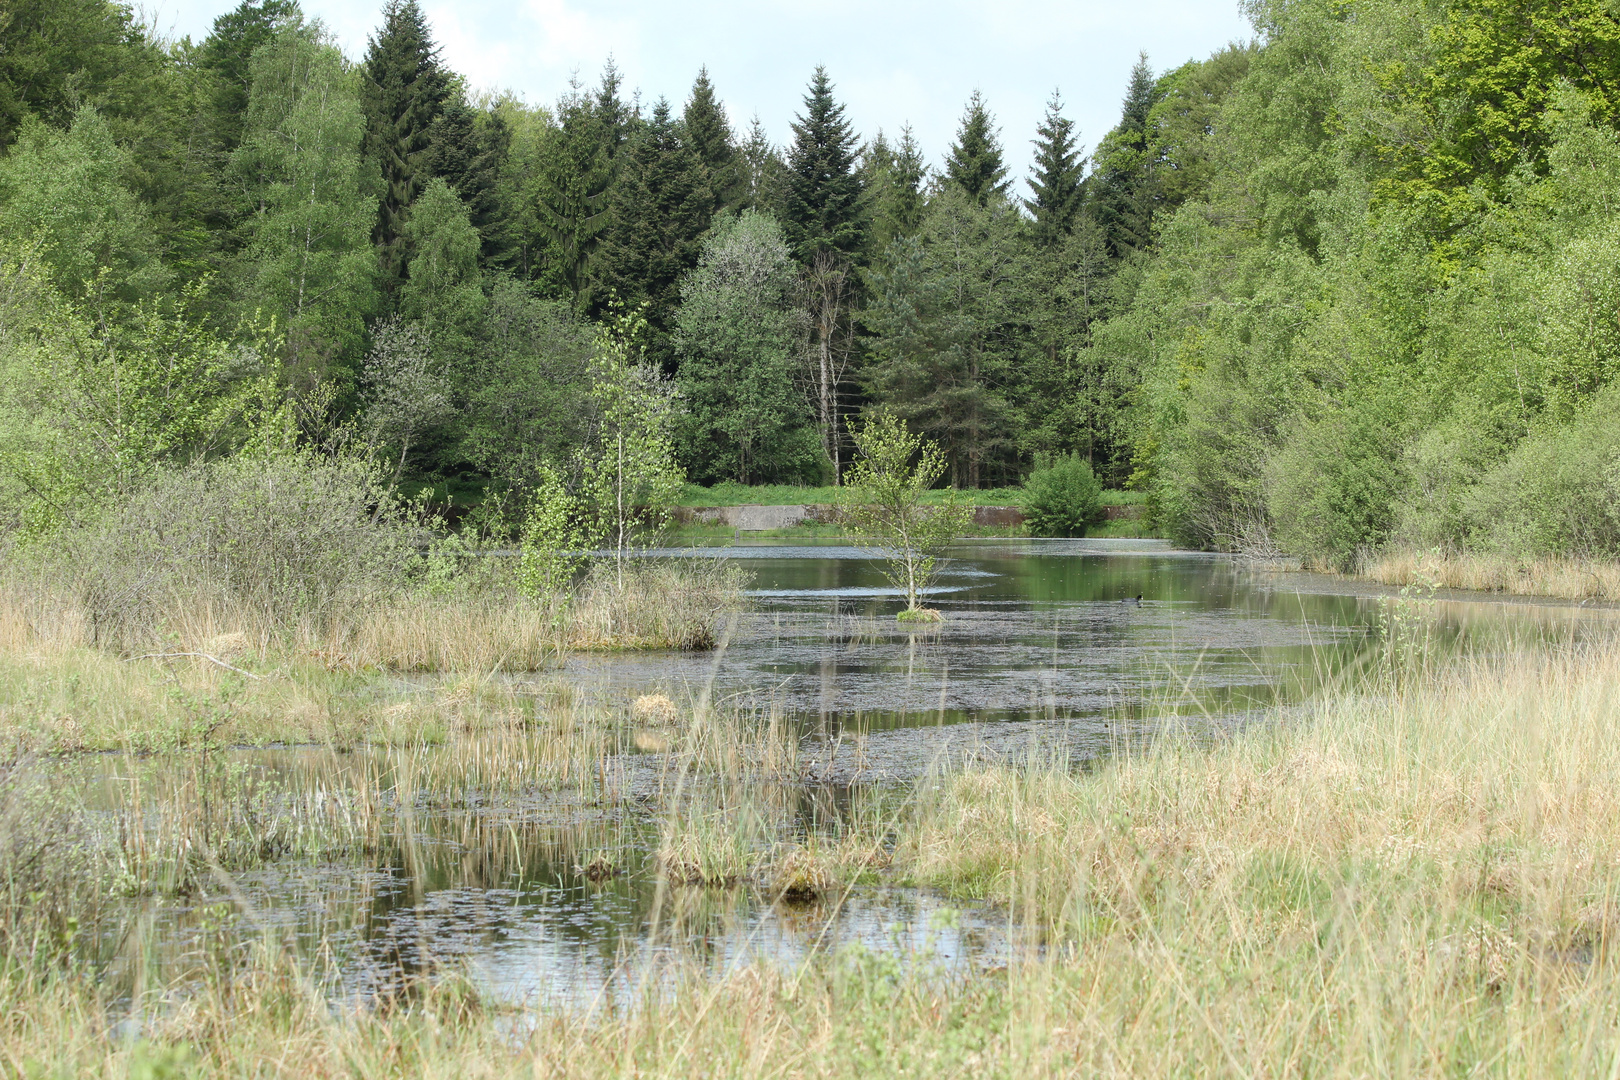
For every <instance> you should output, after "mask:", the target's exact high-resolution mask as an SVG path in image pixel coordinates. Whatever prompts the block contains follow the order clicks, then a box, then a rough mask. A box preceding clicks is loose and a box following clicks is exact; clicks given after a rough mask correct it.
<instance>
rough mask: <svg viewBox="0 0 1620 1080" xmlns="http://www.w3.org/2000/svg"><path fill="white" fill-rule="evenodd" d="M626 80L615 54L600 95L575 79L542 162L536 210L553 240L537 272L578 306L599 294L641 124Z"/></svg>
mask: <svg viewBox="0 0 1620 1080" xmlns="http://www.w3.org/2000/svg"><path fill="white" fill-rule="evenodd" d="M620 84H621V79H620V77H619V70H618V68H617V67H615V66H614V64H613V61H612V60H611V59H610V60H609V61H608V63H607V67H606V68H605V69H604V71H603V73H602V81H601V83H600V85H599V86H598V87H597V90H596V93H594V94H586V93H582V92H581V90H580V88H579V86H578V85H577V84H576V85H575V86H574V87H573V89H572V91H571V92H570V93H569V94H568V95H567V96H566V97H564V98H563V100H562V101H561V102H559V103H558V106H557V113H558V117H559V118H560V120H561V123H560V124H559V125H558V126H557V127H556V128H554V129H552V131H551V132H550V134H549V136H548V138H547V140H546V146H545V148H544V150H543V158H542V161H541V162H540V163H539V176H538V177H537V184H536V192H535V202H534V210H535V216H536V219H537V221H536V225H537V226H538V229H539V231H540V233H541V234H542V235H543V236H544V238H545V241H546V245H547V250H546V252H545V253H544V255H543V256H542V261H543V263H544V266H543V267H541V270H540V274H539V277H540V278H541V280H542V282H543V284H544V286H545V287H547V290H548V291H551V292H554V293H556V294H561V295H564V296H566V297H567V298H568V299H570V300H571V301H572V302H573V304H574V306H575V307H576V308H577V309H578V310H580V311H589V310H591V309H592V308H593V307H594V306H595V305H596V302H597V299H598V298H597V297H596V294H595V289H594V285H595V274H594V268H593V265H592V264H593V262H594V260H595V258H596V255H597V252H598V250H599V249H600V248H601V246H602V244H603V242H604V240H605V239H606V238H607V233H608V230H609V228H610V227H611V225H612V221H613V218H612V210H613V206H612V200H613V188H614V185H615V184H616V182H617V180H618V175H619V166H620V164H621V161H620V158H621V156H622V155H621V149H622V148H623V146H624V144H625V142H626V141H627V140H628V139H629V138H630V135H631V133H632V131H633V130H634V128H635V124H636V116H635V112H634V111H633V110H632V109H630V108H629V107H627V106H626V105H625V104H624V102H623V101H622V100H621V99H620V98H619V86H620Z"/></svg>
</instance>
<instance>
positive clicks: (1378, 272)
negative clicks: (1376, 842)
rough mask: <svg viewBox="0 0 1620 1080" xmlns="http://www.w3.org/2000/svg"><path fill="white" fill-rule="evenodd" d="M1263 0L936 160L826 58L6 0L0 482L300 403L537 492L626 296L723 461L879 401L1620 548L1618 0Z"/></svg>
mask: <svg viewBox="0 0 1620 1080" xmlns="http://www.w3.org/2000/svg"><path fill="white" fill-rule="evenodd" d="M1251 8H1252V10H1251V14H1252V19H1253V25H1254V30H1255V37H1254V40H1253V41H1252V42H1248V43H1234V44H1230V45H1227V46H1226V47H1224V48H1221V49H1219V50H1218V51H1216V52H1214V53H1213V54H1212V55H1211V56H1210V57H1209V58H1208V59H1205V60H1199V61H1192V62H1189V63H1186V64H1183V65H1181V66H1179V67H1175V68H1173V69H1170V70H1166V71H1157V72H1156V71H1155V70H1154V69H1153V68H1152V67H1151V66H1150V63H1149V59H1148V58H1147V57H1146V56H1144V57H1142V58H1141V59H1140V61H1139V62H1138V63H1137V64H1136V66H1135V68H1134V69H1133V71H1132V73H1131V77H1130V80H1129V83H1128V85H1127V86H1126V87H1125V88H1124V96H1123V105H1122V108H1121V111H1120V117H1119V121H1118V124H1117V125H1116V126H1115V127H1114V128H1113V130H1111V131H1109V132H1107V133H1106V134H1104V135H1103V136H1102V137H1101V138H1100V139H1098V140H1097V141H1096V143H1095V145H1094V146H1090V147H1087V146H1084V145H1082V143H1081V141H1080V133H1079V132H1077V131H1076V130H1075V126H1074V124H1073V123H1072V122H1071V121H1070V120H1069V119H1067V118H1066V117H1065V115H1064V103H1063V101H1062V99H1061V97H1060V96H1059V94H1058V93H1056V92H1054V93H1053V95H1052V98H1051V101H1050V103H1049V106H1048V109H1047V112H1046V116H1045V118H1044V120H1043V121H1042V122H1041V123H1040V125H1039V126H1038V128H1037V129H1036V130H1035V131H1032V132H1028V133H1018V134H1017V136H1016V137H1013V136H1009V135H1006V134H1005V133H1004V132H1003V131H1002V130H1001V129H1000V128H999V127H998V124H997V122H996V120H995V117H994V114H993V111H992V107H991V104H992V103H990V102H988V101H986V100H985V99H984V98H983V97H982V96H981V95H980V94H978V93H976V92H975V93H973V94H971V96H968V97H967V100H966V103H965V106H964V110H963V113H962V119H961V124H960V128H959V130H958V133H957V136H956V139H955V141H954V142H953V144H952V145H951V147H950V149H949V151H948V154H947V155H946V157H945V160H943V161H940V162H937V163H931V162H928V161H926V160H924V158H923V156H922V154H921V152H920V150H919V147H918V145H917V144H916V142H915V140H914V139H913V138H912V136H911V134H910V132H909V130H908V129H907V128H905V127H904V126H901V127H898V128H897V129H895V130H893V131H889V132H869V133H860V132H857V131H855V130H854V129H853V127H852V125H851V123H850V121H849V120H848V118H847V117H846V115H845V111H844V108H843V106H842V105H841V104H840V102H839V99H838V93H837V88H836V85H835V82H834V80H833V73H830V72H828V71H826V70H822V69H818V70H816V71H815V72H813V73H807V75H808V83H807V87H806V90H805V92H804V97H803V102H802V107H801V108H800V110H799V111H798V114H797V119H796V122H795V124H794V126H793V137H792V140H791V143H790V144H789V145H786V146H780V147H779V146H774V145H772V144H771V142H770V141H769V139H768V138H766V136H765V134H764V132H763V130H762V127H761V125H760V124H759V122H758V121H757V120H756V121H754V122H753V123H752V124H739V123H738V122H737V118H732V117H728V116H727V115H726V113H725V111H724V109H723V108H722V106H721V105H720V103H719V101H718V99H717V96H716V91H715V87H714V86H713V85H712V84H711V83H710V80H709V79H708V77H707V75H706V73H705V72H704V71H703V70H702V69H701V68H699V69H698V70H697V71H696V73H695V80H694V82H693V84H692V87H691V91H690V93H689V95H688V96H687V98H686V100H685V101H683V102H678V103H676V102H670V101H667V100H662V99H660V100H657V101H655V102H652V103H651V104H650V105H646V104H643V103H641V101H640V99H639V96H638V95H636V94H634V93H632V92H630V91H629V90H628V89H627V87H626V85H625V83H624V80H623V78H622V76H621V74H620V72H619V71H617V70H616V69H615V68H614V67H613V66H612V65H611V64H610V65H609V66H608V67H607V69H606V70H605V71H603V72H602V73H601V74H600V77H599V79H598V80H597V81H596V82H595V83H594V84H593V85H584V84H576V85H575V86H574V87H573V89H572V90H571V91H570V92H569V93H568V94H566V95H565V96H564V97H563V98H562V99H561V100H559V101H557V102H555V103H554V104H550V105H537V104H534V103H529V102H525V101H521V100H518V99H516V98H513V97H511V96H503V95H489V94H477V93H474V92H473V91H472V90H471V89H470V88H469V86H468V84H467V82H466V80H465V79H464V78H463V77H462V76H461V75H459V74H458V73H456V72H454V71H451V70H448V68H447V67H446V66H445V64H444V63H443V62H442V60H441V58H440V52H439V49H438V46H437V45H436V44H435V42H434V40H433V37H432V31H431V28H430V27H429V26H428V24H427V23H426V21H425V19H424V17H423V15H422V12H421V11H420V9H419V8H418V7H417V5H416V4H415V3H414V2H410V0H407V2H399V0H389V3H388V4H387V6H385V7H384V8H383V10H382V12H381V17H380V22H379V25H378V26H377V28H376V30H375V33H374V35H373V36H372V38H371V39H370V43H369V47H368V49H367V50H366V52H365V55H364V56H363V57H360V58H358V59H354V58H349V57H346V56H344V55H343V54H342V52H341V51H340V50H339V49H338V48H337V47H336V46H335V45H334V44H333V42H332V40H331V38H330V36H329V34H328V33H327V32H326V30H325V29H324V28H323V27H322V25H321V23H320V21H319V20H318V19H317V18H315V17H313V15H312V14H308V13H305V12H303V11H301V10H300V9H299V7H298V6H297V4H296V3H295V2H293V0H244V2H243V3H242V4H241V6H239V7H238V8H236V9H235V10H234V11H232V12H230V13H228V14H225V15H222V16H220V17H219V18H218V19H217V20H216V21H215V23H214V26H213V31H212V33H211V34H209V35H208V37H207V38H206V39H205V40H203V41H201V42H192V41H190V40H189V39H187V40H181V41H178V42H175V41H166V40H161V39H159V38H157V37H155V36H154V35H153V34H152V33H150V32H149V31H147V30H146V29H144V28H143V26H142V25H141V24H140V23H139V22H138V21H137V19H136V16H135V15H134V13H133V11H132V10H131V9H130V8H128V7H125V6H122V5H119V4H115V3H108V2H105V0H22V2H20V3H17V4H14V5H12V6H11V7H10V8H9V9H8V11H7V13H6V16H5V18H4V21H0V146H3V147H4V157H3V158H0V370H3V386H0V525H3V526H4V527H5V528H7V529H9V530H10V531H11V532H12V533H13V534H14V535H29V536H38V535H42V534H48V533H49V532H50V531H51V530H52V529H54V528H57V527H60V526H61V525H62V524H63V523H64V522H73V521H77V520H80V519H83V518H85V517H86V516H89V515H94V514H95V513H97V512H98V511H99V509H100V508H104V507H106V506H108V505H109V504H110V503H112V502H114V501H116V500H118V499H123V498H128V497H129V496H130V494H131V493H132V492H134V491H137V490H139V489H142V488H143V487H145V486H149V485H150V483H151V482H152V478H153V477H154V476H156V475H157V474H159V473H161V472H162V471H163V470H165V469H169V468H172V467H175V466H181V465H185V464H187V463H191V462H196V461H199V460H214V459H220V458H226V457H230V456H232V455H253V454H258V455H266V454H274V453H277V452H279V449H285V448H288V447H297V448H300V452H305V453H311V452H312V453H324V454H343V453H352V452H355V451H356V450H363V451H364V452H365V453H366V454H368V455H370V456H371V458H372V459H374V460H376V461H381V462H384V463H386V468H387V469H388V470H390V472H391V475H392V476H393V478H394V479H395V480H400V479H412V480H418V481H420V480H434V481H446V480H454V481H459V482H463V483H465V482H476V483H479V484H483V483H486V482H487V483H488V485H490V486H491V487H492V488H493V489H495V490H505V491H510V492H515V493H518V494H519V495H521V493H522V492H524V491H528V490H532V489H533V487H534V485H535V484H536V483H537V482H538V478H540V477H541V476H542V475H547V476H553V475H563V476H564V477H566V476H568V475H569V471H570V467H571V466H570V462H571V461H572V460H573V451H574V448H575V447H577V446H579V445H580V444H581V443H582V442H583V441H584V440H586V439H587V438H589V430H588V429H589V428H590V427H591V425H592V424H593V423H595V422H596V420H595V416H596V414H595V412H593V410H594V409H597V408H598V405H597V404H594V403H597V402H599V401H600V397H601V396H600V394H595V395H593V393H592V388H591V385H590V380H591V377H592V376H591V372H592V362H593V357H594V356H596V355H597V354H598V353H599V352H600V351H601V349H602V347H603V346H602V343H603V341H605V340H611V341H613V342H615V343H616V346H615V347H616V348H617V349H619V350H620V352H622V353H623V354H624V355H626V356H631V357H633V358H634V360H635V361H636V362H637V363H639V364H640V365H642V369H641V370H642V376H641V377H642V379H643V381H644V383H645V384H646V385H645V387H644V389H647V390H648V391H649V392H652V393H654V394H655V395H658V396H660V398H661V400H663V401H665V402H667V403H668V405H669V407H670V409H671V411H672V413H673V415H674V417H675V420H674V422H673V433H674V435H673V437H674V441H675V446H676V449H677V452H678V456H679V460H680V463H681V465H682V466H683V467H684V469H685V471H686V474H687V476H688V477H689V478H691V479H693V480H696V481H699V482H702V483H712V482H716V481H722V480H735V481H740V482H743V483H784V482H786V483H791V482H803V483H818V484H819V483H835V482H837V480H838V478H839V477H840V476H841V475H842V473H843V472H844V471H845V470H846V469H847V468H848V467H849V466H850V454H851V442H850V438H849V432H850V426H851V424H852V423H857V422H858V421H859V417H860V416H861V415H862V414H863V412H866V411H867V410H871V409H873V408H874V407H882V408H883V409H884V410H886V411H888V412H892V413H893V414H896V415H898V416H899V417H901V418H902V419H904V420H905V421H906V423H907V424H908V425H909V426H910V427H911V429H912V430H913V431H916V432H918V433H921V434H924V435H926V436H928V437H929V438H931V439H933V440H935V441H936V442H937V443H938V444H939V446H940V447H941V448H942V449H943V451H944V453H945V455H946V460H947V461H948V471H947V474H946V477H947V480H948V482H949V483H951V484H953V485H955V486H958V487H964V488H978V487H991V486H1000V485H1010V484H1017V483H1019V482H1020V481H1021V480H1022V478H1023V477H1024V476H1026V475H1027V474H1028V473H1029V471H1030V470H1031V468H1033V467H1034V466H1035V465H1036V464H1038V463H1040V462H1042V461H1045V460H1052V459H1054V458H1057V457H1060V456H1064V455H1079V456H1082V457H1084V458H1086V459H1087V460H1089V461H1090V462H1091V464H1092V466H1093V468H1094V469H1095V470H1096V472H1097V473H1098V475H1099V476H1101V477H1102V478H1103V479H1104V480H1105V481H1106V482H1107V483H1109V484H1110V485H1112V486H1116V487H1130V488H1134V489H1138V490H1142V491H1145V492H1147V493H1149V496H1150V507H1151V512H1152V513H1153V515H1154V516H1155V518H1156V519H1157V521H1158V522H1159V523H1160V525H1161V527H1162V528H1164V529H1165V530H1167V531H1168V533H1169V534H1170V535H1172V536H1174V537H1175V538H1177V539H1179V540H1182V541H1183V542H1187V543H1193V544H1197V545H1202V546H1208V547H1216V548H1226V549H1255V550H1279V551H1287V552H1292V553H1295V554H1298V555H1302V556H1304V557H1306V558H1308V559H1311V560H1313V561H1315V562H1317V563H1320V564H1324V565H1338V566H1349V565H1351V564H1353V563H1354V562H1355V561H1356V560H1357V559H1358V558H1361V557H1362V556H1363V555H1364V554H1365V553H1367V552H1369V551H1372V550H1376V549H1378V548H1380V547H1387V546H1391V545H1397V546H1399V545H1404V546H1408V547H1414V548H1422V549H1430V548H1433V547H1437V546H1438V547H1445V548H1449V549H1464V548H1475V549H1480V550H1495V551H1501V552H1506V553H1509V554H1514V555H1534V554H1543V553H1554V554H1580V555H1591V554H1612V553H1615V552H1616V551H1617V550H1620V509H1617V507H1620V422H1616V419H1615V418H1616V415H1617V414H1616V407H1617V405H1620V389H1616V388H1615V387H1614V386H1613V385H1612V384H1613V382H1614V376H1615V375H1616V374H1617V373H1620V138H1617V125H1620V19H1617V17H1616V15H1615V14H1614V13H1613V12H1612V11H1611V9H1610V7H1609V5H1608V4H1606V3H1604V2H1602V0H1565V2H1554V0H1430V2H1425V3H1409V2H1396V0H1256V2H1255V3H1253V4H1252V5H1251ZM696 59H697V58H694V60H696ZM1062 74H1063V73H1061V72H1054V73H1052V78H1053V81H1054V82H1058V81H1061V79H1062ZM964 89H965V88H964ZM897 119H899V118H897ZM1026 135H1027V137H1028V143H1027V145H1029V146H1030V147H1031V150H1030V153H1032V159H1030V164H1029V173H1028V176H1029V178H1028V180H1027V181H1025V182H1023V183H1021V184H1020V183H1015V182H1014V181H1013V179H1011V177H1012V175H1013V173H1014V172H1015V170H1016V169H1017V167H1018V166H1019V164H1020V161H1019V160H1015V158H1017V157H1018V155H1016V154H1015V153H1014V150H1015V148H1018V147H1021V146H1024V145H1026V139H1025V136H1026Z"/></svg>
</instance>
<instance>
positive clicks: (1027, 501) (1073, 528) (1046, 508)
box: [1024, 456, 1102, 536]
mask: <svg viewBox="0 0 1620 1080" xmlns="http://www.w3.org/2000/svg"><path fill="white" fill-rule="evenodd" d="M1024 493H1025V494H1024V521H1025V522H1026V523H1027V524H1028V526H1029V532H1030V535H1031V536H1084V535H1085V534H1086V527H1087V526H1089V525H1092V524H1095V523H1096V522H1097V521H1098V520H1100V519H1101V517H1102V482H1101V481H1099V480H1098V479H1097V476H1096V474H1095V473H1093V472H1092V471H1091V464H1090V462H1088V461H1086V460H1085V459H1084V458H1081V457H1074V456H1070V457H1065V458H1059V459H1058V460H1057V461H1055V462H1053V463H1052V464H1050V465H1045V466H1043V467H1041V468H1038V469H1036V470H1035V471H1034V472H1032V473H1030V474H1029V479H1028V480H1027V481H1025V482H1024Z"/></svg>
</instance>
